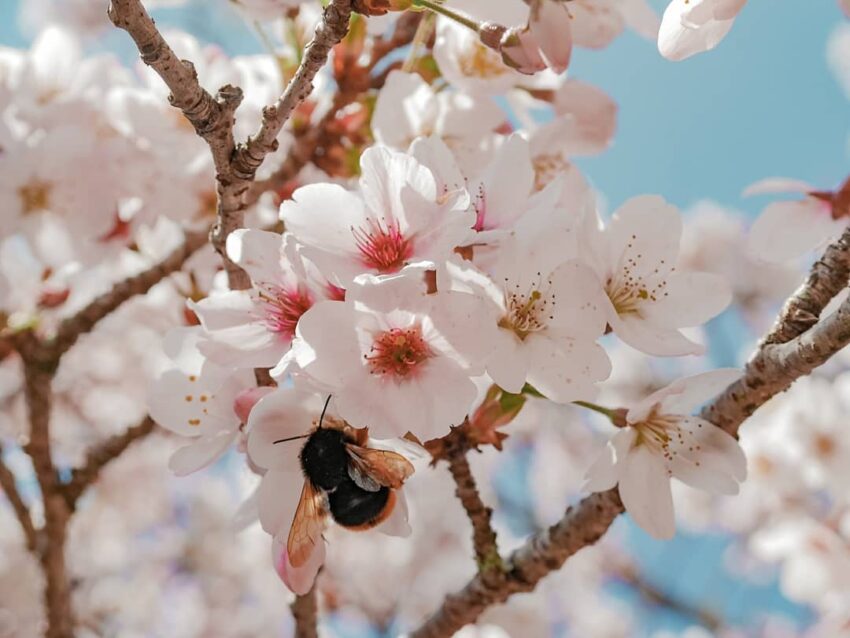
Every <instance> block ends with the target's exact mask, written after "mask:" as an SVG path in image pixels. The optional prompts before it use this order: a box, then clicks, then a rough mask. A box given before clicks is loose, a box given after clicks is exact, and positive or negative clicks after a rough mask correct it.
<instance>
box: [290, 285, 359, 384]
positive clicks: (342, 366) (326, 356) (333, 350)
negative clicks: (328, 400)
mask: <svg viewBox="0 0 850 638" xmlns="http://www.w3.org/2000/svg"><path fill="white" fill-rule="evenodd" d="M357 323H358V320H357V316H356V311H355V310H354V308H353V307H352V304H350V303H343V302H339V301H323V302H320V303H317V304H316V305H315V306H313V307H312V308H310V310H308V311H307V312H306V313H304V315H303V316H302V317H301V320H300V321H299V322H298V329H297V332H296V334H297V335H298V337H299V338H298V339H296V340H295V341H294V342H293V344H292V351H293V355H294V357H295V361H296V363H297V364H298V366H299V367H300V368H301V369H302V370H303V371H304V372H305V373H306V374H308V375H310V376H312V377H315V378H316V379H317V380H318V381H319V382H320V383H324V384H330V385H343V384H345V383H346V382H347V381H348V379H349V377H350V376H351V374H353V373H354V374H356V372H357V371H359V369H360V368H362V362H361V360H360V359H361V352H360V347H359V337H358V335H357V333H356V331H355V325H356V324H357ZM317 349H320V350H321V353H322V354H321V357H320V356H319V354H318V352H317Z"/></svg>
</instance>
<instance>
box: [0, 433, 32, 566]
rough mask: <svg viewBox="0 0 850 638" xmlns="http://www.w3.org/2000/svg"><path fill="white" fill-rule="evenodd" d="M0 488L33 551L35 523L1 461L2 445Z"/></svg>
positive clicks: (8, 470)
mask: <svg viewBox="0 0 850 638" xmlns="http://www.w3.org/2000/svg"><path fill="white" fill-rule="evenodd" d="M0 488H2V489H3V492H4V493H5V494H6V498H7V499H8V500H9V504H10V505H11V506H12V510H13V511H14V512H15V516H16V517H17V518H18V522H19V523H20V525H21V530H23V532H24V540H25V541H26V544H27V549H28V550H30V551H31V552H35V550H36V547H37V546H38V533H37V532H36V529H35V525H33V523H32V517H30V511H29V508H28V507H27V504H26V503H25V502H24V499H23V498H22V497H21V493H20V492H19V491H18V486H17V482H16V479H15V475H14V474H13V473H12V470H10V469H9V467H8V466H7V465H6V463H4V462H3V446H2V445H0Z"/></svg>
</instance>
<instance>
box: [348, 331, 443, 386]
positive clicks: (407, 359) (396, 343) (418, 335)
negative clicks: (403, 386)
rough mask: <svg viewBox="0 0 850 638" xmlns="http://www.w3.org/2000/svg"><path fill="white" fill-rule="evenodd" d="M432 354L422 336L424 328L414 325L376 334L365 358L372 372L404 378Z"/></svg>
mask: <svg viewBox="0 0 850 638" xmlns="http://www.w3.org/2000/svg"><path fill="white" fill-rule="evenodd" d="M431 356H433V353H432V352H431V348H430V347H428V343H427V342H426V341H425V339H424V338H423V337H422V329H421V328H420V327H419V326H412V327H410V328H406V329H405V328H391V329H390V330H386V331H384V332H381V333H379V334H377V335H375V341H374V342H373V343H372V347H371V348H370V349H369V354H364V355H363V358H364V359H366V362H367V363H368V364H369V368H370V370H371V373H372V374H377V375H380V376H385V375H391V376H395V377H397V378H400V379H404V378H406V377H408V376H409V375H411V374H412V373H413V372H414V371H415V370H416V368H417V367H418V366H419V364H421V363H422V362H423V361H425V360H426V359H428V358H430V357H431Z"/></svg>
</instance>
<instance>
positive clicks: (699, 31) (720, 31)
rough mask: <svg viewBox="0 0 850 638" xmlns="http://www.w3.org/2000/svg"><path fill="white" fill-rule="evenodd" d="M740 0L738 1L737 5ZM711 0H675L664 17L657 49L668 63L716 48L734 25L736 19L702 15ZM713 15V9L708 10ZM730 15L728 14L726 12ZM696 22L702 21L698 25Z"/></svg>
mask: <svg viewBox="0 0 850 638" xmlns="http://www.w3.org/2000/svg"><path fill="white" fill-rule="evenodd" d="M737 1H739V0H736V2H737ZM710 4H713V2H711V1H710V0H709V2H706V0H702V2H695V3H694V5H693V6H692V5H691V4H690V2H689V0H672V1H671V2H670V4H669V5H668V6H667V9H666V10H665V11H664V15H663V17H662V18H661V28H660V29H659V31H658V50H659V52H660V53H661V55H663V56H664V57H665V58H667V59H668V60H674V61H680V60H684V59H685V58H689V57H691V56H692V55H695V54H697V53H702V52H703V51H708V50H710V49H713V48H714V47H716V46H717V45H718V44H719V43H720V41H721V40H723V38H725V37H726V34H727V33H729V30H730V29H731V28H732V25H733V24H734V19H732V18H730V19H718V18H714V17H712V15H707V16H703V15H701V14H700V13H699V9H700V8H701V7H702V5H706V6H707V7H708V5H710ZM709 12H710V13H712V14H713V8H711V9H709ZM727 13H728V12H727ZM696 20H701V21H700V22H696Z"/></svg>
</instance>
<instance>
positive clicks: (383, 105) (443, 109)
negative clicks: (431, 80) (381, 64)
mask: <svg viewBox="0 0 850 638" xmlns="http://www.w3.org/2000/svg"><path fill="white" fill-rule="evenodd" d="M505 117H506V116H505V113H504V112H503V111H502V110H501V109H500V108H499V107H498V106H496V104H495V103H494V102H493V101H492V100H490V99H488V98H480V97H473V96H469V95H465V94H463V93H460V92H457V91H440V92H439V93H436V92H435V91H434V90H433V89H432V88H431V87H430V86H429V85H428V84H427V83H426V82H425V80H423V79H422V77H421V76H419V75H417V74H413V73H404V72H402V71H392V72H391V73H390V74H389V75H388V76H387V81H386V83H385V84H384V86H383V88H382V89H381V92H380V93H379V94H378V99H377V101H376V102H375V111H374V113H373V115H372V131H373V133H374V134H375V140H376V141H377V142H378V143H380V144H385V145H387V146H390V147H392V148H395V149H398V150H402V151H403V150H406V149H407V147H408V146H410V143H411V142H413V140H414V139H416V138H417V137H430V136H431V135H436V136H437V137H439V138H441V139H442V140H443V141H444V142H445V143H446V144H448V145H449V146H450V147H466V146H477V145H478V144H479V143H480V140H481V139H482V138H483V137H484V136H485V135H487V134H488V133H490V132H491V131H492V130H493V129H495V128H496V127H498V126H499V125H500V124H501V123H502V122H504V121H505Z"/></svg>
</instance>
